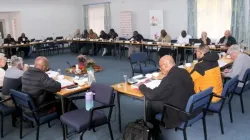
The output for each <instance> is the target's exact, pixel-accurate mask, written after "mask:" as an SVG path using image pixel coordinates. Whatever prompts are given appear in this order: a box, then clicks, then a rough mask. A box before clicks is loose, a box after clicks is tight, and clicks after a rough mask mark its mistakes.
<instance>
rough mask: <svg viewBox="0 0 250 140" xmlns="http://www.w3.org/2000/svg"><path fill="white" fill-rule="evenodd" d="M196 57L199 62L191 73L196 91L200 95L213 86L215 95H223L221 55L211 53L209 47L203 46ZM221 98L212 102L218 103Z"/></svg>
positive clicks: (214, 98) (197, 51)
mask: <svg viewBox="0 0 250 140" xmlns="http://www.w3.org/2000/svg"><path fill="white" fill-rule="evenodd" d="M196 57H197V59H198V60H199V62H198V63H197V64H196V65H195V66H194V68H193V69H191V70H188V71H190V74H191V77H192V79H193V81H194V90H195V92H196V93H199V92H201V91H203V90H205V89H207V88H209V87H211V86H213V87H214V89H213V93H214V94H217V95H221V93H222V89H223V84H222V78H221V71H220V67H219V64H218V60H219V55H218V54H217V53H210V52H209V46H207V45H202V46H200V47H199V48H197V49H196ZM219 100H220V98H217V97H213V99H212V102H218V101H219Z"/></svg>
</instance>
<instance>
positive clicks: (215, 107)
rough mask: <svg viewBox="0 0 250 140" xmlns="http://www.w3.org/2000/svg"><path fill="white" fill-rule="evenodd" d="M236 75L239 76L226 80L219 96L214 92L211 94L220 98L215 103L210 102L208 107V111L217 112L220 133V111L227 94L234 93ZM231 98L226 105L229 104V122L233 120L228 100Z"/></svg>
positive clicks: (221, 123)
mask: <svg viewBox="0 0 250 140" xmlns="http://www.w3.org/2000/svg"><path fill="white" fill-rule="evenodd" d="M238 77H239V76H236V77H234V78H232V79H230V80H228V81H227V82H226V84H225V85H224V88H223V91H222V94H221V96H219V95H216V94H214V95H213V96H214V97H217V98H220V99H221V100H220V101H218V102H216V103H211V104H210V106H209V108H208V111H209V112H213V113H218V115H219V120H220V127H221V134H224V128H223V122H222V116H221V111H222V109H223V106H224V104H225V101H226V99H227V97H229V96H228V95H232V93H234V91H235V88H236V87H237V84H238ZM231 99H232V96H231ZM231 99H229V102H228V105H229V113H230V119H231V122H233V118H232V110H231V101H230V100H231Z"/></svg>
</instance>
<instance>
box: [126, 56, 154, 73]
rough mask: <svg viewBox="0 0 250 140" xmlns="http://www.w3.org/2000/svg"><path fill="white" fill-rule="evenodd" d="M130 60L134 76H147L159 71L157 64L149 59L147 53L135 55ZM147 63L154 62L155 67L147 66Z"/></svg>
mask: <svg viewBox="0 0 250 140" xmlns="http://www.w3.org/2000/svg"><path fill="white" fill-rule="evenodd" d="M129 60H130V65H131V68H132V75H133V76H134V74H135V73H141V74H147V73H152V72H156V71H158V67H156V64H155V62H154V61H153V60H151V59H149V57H148V55H147V53H146V52H138V53H133V54H131V55H130V58H129ZM147 62H152V63H153V65H150V64H147Z"/></svg>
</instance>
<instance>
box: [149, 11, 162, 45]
mask: <svg viewBox="0 0 250 140" xmlns="http://www.w3.org/2000/svg"><path fill="white" fill-rule="evenodd" d="M149 26H150V39H153V40H158V38H159V37H160V35H161V30H162V29H163V11H162V10H149Z"/></svg>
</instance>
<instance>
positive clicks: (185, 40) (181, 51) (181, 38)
mask: <svg viewBox="0 0 250 140" xmlns="http://www.w3.org/2000/svg"><path fill="white" fill-rule="evenodd" d="M191 38H192V37H191V36H190V35H188V34H187V32H186V31H185V30H183V31H181V35H180V36H179V37H178V38H177V43H178V44H189V39H191ZM184 51H185V49H184V48H182V47H179V48H178V52H179V54H180V55H181V58H180V61H184V60H185V59H186V58H184V53H186V52H184Z"/></svg>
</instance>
